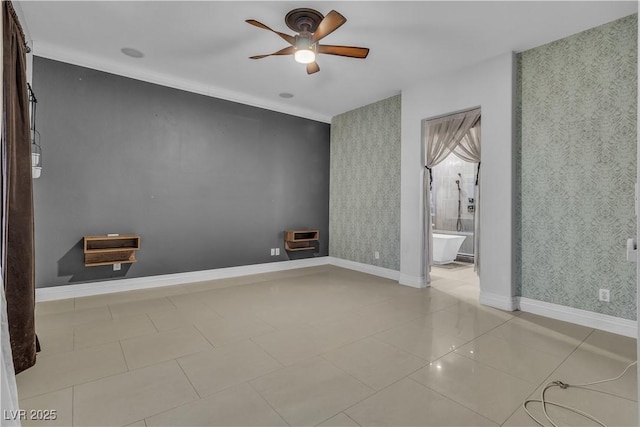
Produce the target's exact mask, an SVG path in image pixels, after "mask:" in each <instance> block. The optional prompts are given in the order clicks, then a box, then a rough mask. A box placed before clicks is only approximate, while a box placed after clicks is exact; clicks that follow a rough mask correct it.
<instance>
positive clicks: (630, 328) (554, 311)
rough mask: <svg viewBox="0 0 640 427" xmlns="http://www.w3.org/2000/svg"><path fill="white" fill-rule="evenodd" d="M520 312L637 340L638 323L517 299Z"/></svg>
mask: <svg viewBox="0 0 640 427" xmlns="http://www.w3.org/2000/svg"><path fill="white" fill-rule="evenodd" d="M519 299H520V301H519V305H520V310H522V311H526V312H527V313H533V314H539V315H540V316H545V317H550V318H552V319H557V320H564V321H565V322H571V323H575V324H578V325H582V326H587V327H589V328H595V329H601V330H603V331H607V332H612V333H614V334H618V335H624V336H626V337H631V338H638V322H636V321H634V320H628V319H622V318H620V317H614V316H609V315H606V314H600V313H594V312H592V311H586V310H580V309H578V308H572V307H565V306H563V305H558V304H552V303H550V302H544V301H537V300H533V299H529V298H523V297H520V298H519Z"/></svg>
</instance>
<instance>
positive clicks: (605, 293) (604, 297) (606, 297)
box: [598, 289, 611, 302]
mask: <svg viewBox="0 0 640 427" xmlns="http://www.w3.org/2000/svg"><path fill="white" fill-rule="evenodd" d="M610 297H611V295H610V294H609V289H600V291H599V292H598V299H599V300H600V301H604V302H609V301H611V299H610Z"/></svg>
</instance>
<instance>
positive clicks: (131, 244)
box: [84, 234, 140, 267]
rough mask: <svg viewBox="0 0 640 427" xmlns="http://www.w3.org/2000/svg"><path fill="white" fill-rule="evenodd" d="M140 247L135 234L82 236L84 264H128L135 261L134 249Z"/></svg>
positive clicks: (89, 265) (90, 265)
mask: <svg viewBox="0 0 640 427" xmlns="http://www.w3.org/2000/svg"><path fill="white" fill-rule="evenodd" d="M139 249H140V236H138V235H137V234H119V235H100V236H84V265H85V267H95V266H98V265H112V264H128V263H133V262H136V261H137V260H136V251H137V250H139Z"/></svg>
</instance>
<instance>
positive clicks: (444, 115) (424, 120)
mask: <svg viewBox="0 0 640 427" xmlns="http://www.w3.org/2000/svg"><path fill="white" fill-rule="evenodd" d="M473 110H481V107H480V106H479V105H478V106H477V107H471V108H465V109H464V110H458V111H453V112H450V113H446V114H440V115H437V116H433V117H429V118H426V119H422V121H423V122H428V121H431V120H436V119H441V118H443V117H447V116H453V115H454V114H460V113H468V112H469V111H473Z"/></svg>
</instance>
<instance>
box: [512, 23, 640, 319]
mask: <svg viewBox="0 0 640 427" xmlns="http://www.w3.org/2000/svg"><path fill="white" fill-rule="evenodd" d="M518 64H519V70H518V77H519V78H518V80H519V85H518V93H519V95H520V97H521V99H520V106H519V107H518V112H519V113H520V114H521V117H519V119H518V123H516V124H517V125H518V124H519V125H520V126H521V127H520V129H518V132H519V135H521V139H520V138H518V141H519V142H520V143H521V146H519V147H517V148H516V152H517V153H520V157H519V159H518V162H517V165H516V168H517V171H519V173H520V176H519V178H518V179H517V180H516V185H517V186H518V185H519V186H520V190H521V195H520V198H519V200H517V202H519V204H520V206H519V212H518V214H519V217H520V219H521V223H520V224H518V227H520V228H519V230H517V233H519V234H520V236H521V242H520V250H521V253H519V254H518V255H517V256H516V260H518V259H520V260H521V270H520V274H521V283H520V292H521V295H522V296H523V297H527V298H532V299H535V300H540V301H546V302H551V303H555V304H560V305H564V306H569V307H574V308H579V309H583V310H589V311H593V312H598V313H603V314H608V315H612V316H617V317H622V318H625V319H634V320H635V318H636V274H635V268H636V266H635V264H633V263H630V262H627V261H626V258H625V253H626V252H625V242H626V239H627V238H628V237H631V236H634V235H635V232H636V219H635V216H634V206H633V205H634V201H633V200H634V183H635V182H636V119H637V65H636V64H637V15H632V16H628V17H625V18H622V19H620V20H617V21H614V22H611V23H608V24H605V25H602V26H600V27H596V28H593V29H590V30H587V31H584V32H582V33H579V34H576V35H574V36H571V37H568V38H565V39H562V40H558V41H556V42H553V43H550V44H547V45H544V46H540V47H537V48H535V49H531V50H528V51H526V52H523V53H521V54H520V55H519V58H518ZM599 288H606V289H610V290H611V302H610V303H604V302H599V301H598V289H599Z"/></svg>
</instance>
